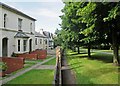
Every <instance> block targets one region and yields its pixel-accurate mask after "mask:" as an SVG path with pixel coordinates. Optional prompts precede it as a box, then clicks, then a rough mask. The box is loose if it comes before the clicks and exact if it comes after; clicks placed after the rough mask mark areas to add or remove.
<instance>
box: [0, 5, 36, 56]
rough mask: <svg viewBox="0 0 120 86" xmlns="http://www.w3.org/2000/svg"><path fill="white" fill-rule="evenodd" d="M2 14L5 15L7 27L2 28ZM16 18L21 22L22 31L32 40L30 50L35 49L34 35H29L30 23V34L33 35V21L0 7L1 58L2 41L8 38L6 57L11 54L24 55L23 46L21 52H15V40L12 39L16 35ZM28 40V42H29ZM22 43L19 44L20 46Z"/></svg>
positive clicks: (0, 52)
mask: <svg viewBox="0 0 120 86" xmlns="http://www.w3.org/2000/svg"><path fill="white" fill-rule="evenodd" d="M4 14H7V26H6V28H4V27H3V26H4V23H3V18H4ZM18 18H21V19H23V20H22V30H23V32H25V33H26V35H28V36H29V37H30V38H29V39H32V50H34V49H35V35H33V34H30V33H31V32H30V23H32V32H33V33H35V21H34V20H31V19H28V18H26V17H23V16H21V15H17V14H15V13H13V12H11V11H8V10H6V9H1V7H0V56H2V39H3V38H4V37H7V38H8V56H11V54H12V53H13V52H16V53H24V51H23V46H21V52H17V40H16V39H15V38H14V36H15V35H16V33H17V32H18ZM29 39H28V41H29ZM22 43H23V42H21V45H22ZM28 51H29V43H27V51H26V52H28Z"/></svg>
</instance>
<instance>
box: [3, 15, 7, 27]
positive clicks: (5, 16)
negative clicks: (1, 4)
mask: <svg viewBox="0 0 120 86" xmlns="http://www.w3.org/2000/svg"><path fill="white" fill-rule="evenodd" d="M6 23H7V14H4V27H6Z"/></svg>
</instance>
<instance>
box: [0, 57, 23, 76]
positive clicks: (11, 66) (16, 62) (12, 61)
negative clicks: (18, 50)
mask: <svg viewBox="0 0 120 86" xmlns="http://www.w3.org/2000/svg"><path fill="white" fill-rule="evenodd" d="M0 61H2V62H5V63H6V65H7V70H6V71H5V73H6V74H9V73H12V72H14V71H16V70H18V69H21V68H23V67H24V59H23V58H16V57H0Z"/></svg>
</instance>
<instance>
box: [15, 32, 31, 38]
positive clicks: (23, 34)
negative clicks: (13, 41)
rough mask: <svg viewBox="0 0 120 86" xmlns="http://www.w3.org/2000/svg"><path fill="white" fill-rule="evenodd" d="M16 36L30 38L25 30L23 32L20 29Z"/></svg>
mask: <svg viewBox="0 0 120 86" xmlns="http://www.w3.org/2000/svg"><path fill="white" fill-rule="evenodd" d="M14 38H29V36H27V35H26V34H25V33H24V32H22V30H19V32H17V34H16V35H15V36H14Z"/></svg>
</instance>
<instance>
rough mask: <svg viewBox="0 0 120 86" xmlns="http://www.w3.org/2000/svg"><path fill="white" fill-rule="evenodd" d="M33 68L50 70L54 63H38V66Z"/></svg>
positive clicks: (52, 68)
mask: <svg viewBox="0 0 120 86" xmlns="http://www.w3.org/2000/svg"><path fill="white" fill-rule="evenodd" d="M34 69H50V70H54V69H55V65H39V66H37V67H35V68H34Z"/></svg>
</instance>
